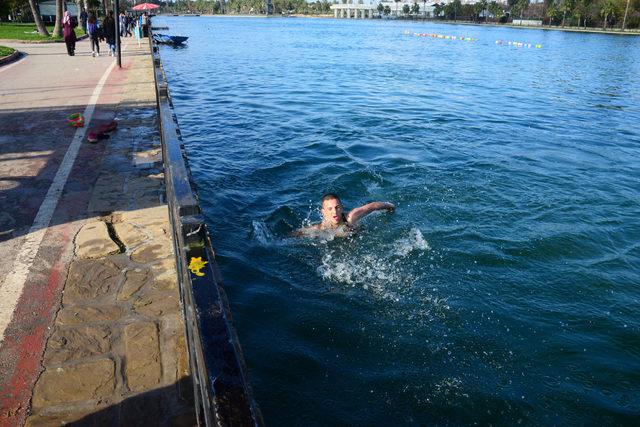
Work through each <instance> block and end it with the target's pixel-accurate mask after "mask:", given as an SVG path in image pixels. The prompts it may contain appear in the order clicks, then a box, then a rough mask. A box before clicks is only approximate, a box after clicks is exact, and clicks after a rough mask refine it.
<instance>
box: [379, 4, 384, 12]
mask: <svg viewBox="0 0 640 427" xmlns="http://www.w3.org/2000/svg"><path fill="white" fill-rule="evenodd" d="M378 12H379V13H380V14H382V12H384V6H383V5H382V3H378Z"/></svg>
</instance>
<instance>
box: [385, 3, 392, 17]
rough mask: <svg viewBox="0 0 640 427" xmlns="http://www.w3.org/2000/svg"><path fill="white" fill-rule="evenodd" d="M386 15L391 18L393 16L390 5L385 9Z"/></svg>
mask: <svg viewBox="0 0 640 427" xmlns="http://www.w3.org/2000/svg"><path fill="white" fill-rule="evenodd" d="M384 14H385V15H387V16H389V15H390V14H391V8H390V7H389V5H386V6H385V7H384Z"/></svg>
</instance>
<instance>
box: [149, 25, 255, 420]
mask: <svg viewBox="0 0 640 427" xmlns="http://www.w3.org/2000/svg"><path fill="white" fill-rule="evenodd" d="M151 35H152V34H151V30H150V31H149V44H150V48H151V52H152V55H153V66H154V76H155V83H156V95H157V105H158V118H159V122H160V134H161V139H162V154H163V160H164V174H165V182H166V193H167V201H168V205H169V215H170V220H171V224H172V228H173V237H174V249H175V254H176V267H177V273H178V286H179V289H180V299H181V304H182V308H183V312H184V318H185V324H186V337H187V346H188V349H189V364H190V368H191V376H192V379H193V385H194V400H195V407H196V416H197V421H198V425H204V426H232V425H233V426H262V425H264V422H263V420H262V416H261V414H260V411H259V409H258V407H257V405H256V403H255V401H254V399H253V396H252V392H251V387H250V385H249V383H248V381H247V379H246V374H245V371H246V368H245V365H244V357H243V355H242V350H241V348H240V343H239V341H238V337H237V334H236V331H235V329H234V327H233V324H232V318H231V311H230V309H229V303H228V300H227V297H226V294H225V292H224V286H223V283H222V278H221V276H220V272H219V269H218V266H217V264H216V260H215V252H214V250H213V247H212V245H211V240H210V238H209V234H208V232H207V226H206V224H205V221H204V216H203V215H202V212H201V210H200V205H199V202H198V196H197V191H196V189H195V185H194V184H193V181H192V179H191V172H190V170H189V166H188V160H187V156H186V152H185V150H184V145H183V142H182V136H181V134H180V129H179V127H178V121H177V117H176V115H175V113H174V111H173V104H172V102H171V95H170V92H169V87H168V84H167V79H166V75H165V72H164V69H163V67H162V62H161V60H160V54H159V49H158V46H156V45H155V43H154V42H153V39H152V37H151Z"/></svg>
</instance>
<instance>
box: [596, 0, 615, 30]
mask: <svg viewBox="0 0 640 427" xmlns="http://www.w3.org/2000/svg"><path fill="white" fill-rule="evenodd" d="M615 13H616V5H615V3H614V2H613V0H605V1H604V2H603V3H602V8H601V9H600V15H602V17H603V18H604V21H603V23H602V29H603V30H605V29H606V28H607V24H608V22H609V16H610V15H613V14H615Z"/></svg>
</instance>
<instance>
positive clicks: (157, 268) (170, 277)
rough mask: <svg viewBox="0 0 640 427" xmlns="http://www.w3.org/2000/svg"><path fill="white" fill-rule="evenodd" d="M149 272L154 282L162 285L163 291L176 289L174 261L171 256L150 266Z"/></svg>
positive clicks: (176, 280)
mask: <svg viewBox="0 0 640 427" xmlns="http://www.w3.org/2000/svg"><path fill="white" fill-rule="evenodd" d="M151 272H152V273H153V277H154V279H155V281H156V282H159V283H160V282H162V283H164V288H165V289H176V288H177V286H178V279H177V275H176V259H175V257H174V256H173V255H171V256H170V257H167V258H163V259H161V260H160V261H158V262H156V263H154V264H152V265H151Z"/></svg>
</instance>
